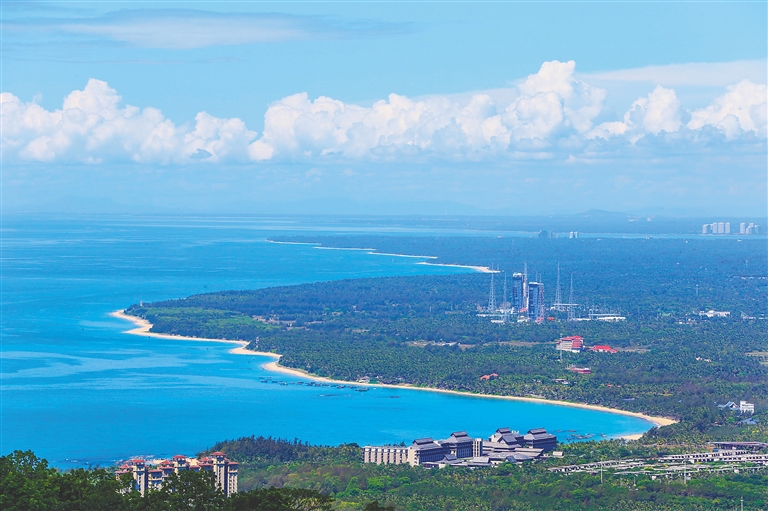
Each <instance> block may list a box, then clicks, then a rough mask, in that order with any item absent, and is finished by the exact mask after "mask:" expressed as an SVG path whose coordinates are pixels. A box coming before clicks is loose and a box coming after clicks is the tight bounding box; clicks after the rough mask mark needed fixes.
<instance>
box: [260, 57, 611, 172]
mask: <svg viewBox="0 0 768 511" xmlns="http://www.w3.org/2000/svg"><path fill="white" fill-rule="evenodd" d="M575 65H576V64H575V63H574V62H573V61H570V62H557V61H553V62H546V63H544V64H543V65H542V66H541V69H540V70H539V72H538V73H536V74H533V75H530V76H529V77H528V78H527V79H526V80H525V81H524V82H523V83H521V84H520V85H519V86H518V90H517V94H516V96H515V99H514V100H513V101H512V102H511V103H510V104H509V105H502V106H499V105H497V104H496V103H495V102H494V101H493V100H492V99H491V97H490V96H488V95H487V94H476V95H474V96H472V97H471V98H470V100H469V102H468V103H466V104H460V103H458V102H456V101H453V100H451V99H449V98H446V97H442V96H432V97H428V98H426V99H422V100H413V99H410V98H407V97H404V96H400V95H397V94H390V95H389V97H388V98H387V99H386V100H381V101H377V102H376V103H374V104H373V105H372V106H371V107H368V108H366V107H361V106H358V105H353V104H345V103H344V102H341V101H338V100H334V99H331V98H327V97H319V98H317V99H316V100H314V101H312V100H310V99H309V97H308V96H307V94H305V93H302V94H296V95H293V96H289V97H286V98H283V99H281V100H280V101H277V102H276V103H275V104H273V105H272V106H270V107H269V109H268V110H267V113H266V115H265V117H264V121H265V122H264V133H263V136H262V138H260V139H259V140H257V141H256V142H254V143H253V144H252V145H251V147H250V154H251V157H252V158H254V159H270V158H273V157H275V156H287V157H306V156H318V155H328V154H338V155H343V156H349V157H372V158H380V157H384V158H387V157H393V156H396V155H413V154H423V153H436V154H438V155H442V156H446V157H470V158H472V157H478V156H482V155H485V154H495V153H497V152H499V151H505V150H507V149H509V148H510V147H512V146H515V145H517V143H519V142H522V141H530V140H536V141H538V142H537V144H536V145H538V146H542V147H546V146H548V145H549V143H550V137H552V135H553V134H555V133H571V132H574V131H575V132H577V133H584V132H586V131H587V130H589V129H590V128H591V127H592V120H593V119H594V118H595V117H596V116H597V115H599V113H600V111H601V110H602V104H603V100H604V99H605V95H606V91H604V90H602V89H597V88H594V87H590V86H589V85H588V84H585V83H583V82H580V81H579V80H576V79H575V78H574V70H575ZM528 145H530V144H528Z"/></svg>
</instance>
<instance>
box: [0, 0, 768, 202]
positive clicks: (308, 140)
mask: <svg viewBox="0 0 768 511" xmlns="http://www.w3.org/2000/svg"><path fill="white" fill-rule="evenodd" d="M766 16H768V9H767V7H766V4H765V3H758V2H754V3H726V2H722V3H720V2H700V3H697V2H692V3H677V4H659V3H650V2H648V3H643V2H640V3H597V2H595V3H589V2H586V3H580V2H562V3H547V4H537V3H533V2H529V3H526V2H523V3H499V4H495V3H487V4H486V3H476V4H469V3H466V4H455V3H429V4H421V3H417V4H400V3H398V4H389V3H385V2H382V3H344V4H335V3H290V4H280V3H256V2H244V3H227V2H222V3H216V4H214V3H176V4H167V5H166V4H140V8H139V7H137V4H131V3H111V2H109V3H108V2H95V3H77V2H63V3H46V2H35V3H22V2H4V4H3V31H4V39H3V62H2V63H3V68H4V72H3V77H2V88H1V91H2V127H3V133H2V145H3V151H2V164H3V203H4V204H3V207H4V210H5V211H8V212H22V211H25V212H46V211H68V210H69V211H77V210H78V209H79V210H81V211H82V210H84V209H85V210H89V211H90V212H149V213H167V212H179V213H270V212H274V213H281V214H282V213H290V212H297V213H332V214H384V213H392V214H398V213H404V214H469V215H477V214H505V215H506V214H510V215H525V214H563V213H578V212H582V211H586V210H589V209H603V210H608V211H619V212H627V213H648V212H657V213H662V212H666V213H668V214H670V215H673V216H704V215H722V216H737V215H743V216H760V217H763V216H765V214H766V210H767V209H768V206H767V205H766V202H767V201H766V196H767V195H768V185H767V184H766V174H768V161H767V159H766V149H767V147H768V146H767V145H766V138H767V137H768V113H767V112H766V109H767V108H768V106H767V105H768V103H767V101H766V82H768V77H766V45H765V40H766V38H768V29H767V28H766V24H765V22H764V21H765V19H766ZM681 21H683V23H681ZM713 34H717V35H716V37H713ZM53 76H55V77H56V79H55V80H54V79H52V78H51V77H53Z"/></svg>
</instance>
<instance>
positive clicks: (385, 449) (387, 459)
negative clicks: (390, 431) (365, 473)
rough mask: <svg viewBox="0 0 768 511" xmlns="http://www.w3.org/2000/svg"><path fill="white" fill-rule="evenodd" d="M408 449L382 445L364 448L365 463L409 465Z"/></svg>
mask: <svg viewBox="0 0 768 511" xmlns="http://www.w3.org/2000/svg"><path fill="white" fill-rule="evenodd" d="M408 452H409V450H408V447H405V446H396V445H381V446H370V445H366V446H365V447H363V462H364V463H376V464H377V465H401V464H404V463H408Z"/></svg>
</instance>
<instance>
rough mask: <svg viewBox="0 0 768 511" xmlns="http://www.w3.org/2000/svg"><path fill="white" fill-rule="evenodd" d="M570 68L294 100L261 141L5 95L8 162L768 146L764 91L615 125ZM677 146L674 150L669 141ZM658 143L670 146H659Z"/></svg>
mask: <svg viewBox="0 0 768 511" xmlns="http://www.w3.org/2000/svg"><path fill="white" fill-rule="evenodd" d="M575 69H576V65H575V63H574V62H573V61H569V62H558V61H552V62H545V63H544V64H543V65H542V66H541V68H540V69H539V71H538V72H537V73H534V74H531V75H530V76H528V77H527V78H526V79H524V80H521V81H520V82H519V83H518V84H517V85H516V86H515V87H514V88H513V89H510V90H509V91H508V94H506V95H504V96H503V98H502V97H501V96H499V95H496V97H495V98H494V95H493V94H491V93H476V94H471V95H470V94H467V95H464V96H451V97H448V96H428V97H423V98H416V99H414V98H408V97H405V96H402V95H398V94H390V95H389V96H388V97H387V98H386V99H381V100H379V101H376V102H375V103H373V104H372V105H370V106H361V105H357V104H353V103H345V102H343V101H340V100H338V99H334V98H330V97H325V96H320V97H318V98H316V99H311V98H310V97H309V96H308V95H307V94H306V93H300V94H294V95H292V96H287V97H284V98H282V99H280V100H278V101H276V102H275V103H273V104H272V105H270V106H269V108H268V109H267V111H266V113H265V115H264V130H263V133H262V134H261V136H260V137H258V136H257V133H256V132H254V131H251V130H249V129H248V127H247V126H246V125H245V123H244V122H243V121H242V120H240V119H238V118H231V119H225V118H218V117H215V116H213V115H210V114H209V113H207V112H199V113H198V114H197V115H196V116H195V118H194V120H193V121H192V122H189V123H187V124H181V125H177V124H175V123H174V122H173V121H171V120H170V119H167V118H166V117H165V116H164V115H163V114H162V112H161V111H160V110H158V109H157V108H153V107H145V108H139V107H136V106H131V105H123V104H122V99H121V97H120V96H119V95H118V93H117V91H115V90H114V89H112V88H111V87H110V86H109V85H108V84H107V83H106V82H103V81H100V80H95V79H91V80H89V81H88V83H87V85H86V86H85V87H84V88H83V90H76V91H73V92H71V93H70V94H69V95H68V96H67V97H66V98H65V99H64V101H63V103H62V107H61V108H60V109H56V110H46V109H45V108H43V107H41V106H40V105H38V104H37V103H35V102H28V103H25V102H23V101H21V100H20V99H19V98H17V97H16V96H14V95H13V94H10V93H3V94H1V95H0V102H1V103H2V109H1V111H0V122H1V123H2V144H3V149H4V151H3V155H4V156H3V157H4V161H6V162H14V161H40V162H76V163H83V162H86V163H98V162H106V161H133V162H137V163H159V164H185V163H192V162H201V163H238V162H239V163H246V162H249V161H270V160H276V161H278V160H302V161H336V160H355V161H359V160H363V161H425V160H427V159H437V160H452V161H480V160H487V161H492V160H498V159H500V158H501V159H503V158H506V159H520V158H527V159H532V158H562V159H563V160H567V159H568V158H569V157H571V156H573V155H576V156H579V155H580V154H581V153H582V152H583V153H584V154H587V153H589V158H590V159H595V158H599V157H600V154H601V153H602V154H609V153H610V154H611V155H612V157H613V156H616V154H617V153H616V151H621V150H622V149H621V148H622V147H632V146H636V145H637V144H638V142H639V141H640V140H641V139H642V140H643V143H642V144H641V145H642V146H643V147H644V148H645V149H644V150H645V151H647V154H649V155H652V153H653V151H654V150H655V149H654V147H657V149H658V150H659V151H664V152H665V154H667V153H668V152H669V150H675V149H674V148H679V147H681V146H680V145H679V144H694V145H695V144H705V143H708V142H707V141H712V140H714V139H718V138H719V139H720V140H721V141H722V142H724V143H731V142H730V141H733V140H736V139H738V138H740V137H744V136H746V137H747V138H748V139H749V140H753V138H754V137H757V138H758V140H760V139H762V142H761V143H764V141H765V139H766V137H767V136H768V133H767V128H766V125H767V124H768V121H767V117H768V115H767V114H766V86H765V85H760V84H755V83H753V82H751V81H749V80H742V81H741V82H738V83H736V84H734V85H730V86H728V88H727V90H726V91H725V93H724V94H723V95H722V96H720V97H717V98H715V99H714V100H713V101H712V103H711V104H710V105H709V106H707V107H705V108H702V109H698V110H695V111H688V110H686V109H685V108H684V106H683V105H682V104H681V101H680V99H679V98H678V96H677V94H676V92H675V90H674V89H671V88H666V87H663V86H661V85H657V86H656V87H655V89H653V90H652V91H651V92H650V93H648V94H647V95H644V96H642V97H640V98H638V99H637V100H635V101H634V102H633V103H632V104H631V105H630V106H629V108H628V109H627V111H626V112H625V113H624V114H623V116H622V117H621V118H619V119H610V118H608V117H607V116H608V115H609V114H608V113H606V112H604V108H603V106H604V101H605V99H606V96H607V94H608V93H607V91H606V90H604V89H602V88H598V87H594V86H592V85H590V84H588V83H586V82H585V81H583V80H580V79H579V78H578V77H577V75H576V74H575ZM597 119H600V120H602V121H603V122H599V123H596V120H597ZM595 124H597V125H595ZM700 135H704V136H700ZM670 137H671V138H673V139H674V140H675V144H667V143H666V142H664V140H663V139H670ZM749 137H753V138H749ZM654 140H658V141H659V143H661V144H666V145H663V147H661V146H655V145H654V144H655V143H656V142H654ZM670 148H672V149H670ZM686 150H687V149H686ZM659 154H661V153H659Z"/></svg>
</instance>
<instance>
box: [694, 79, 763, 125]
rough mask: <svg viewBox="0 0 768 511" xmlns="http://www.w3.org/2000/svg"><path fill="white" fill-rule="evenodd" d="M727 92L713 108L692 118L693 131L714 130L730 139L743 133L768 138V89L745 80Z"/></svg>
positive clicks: (714, 103)
mask: <svg viewBox="0 0 768 511" xmlns="http://www.w3.org/2000/svg"><path fill="white" fill-rule="evenodd" d="M727 89H728V92H726V93H725V94H723V95H722V96H720V97H718V98H717V99H715V100H714V101H713V102H712V104H711V105H709V106H708V107H706V108H702V109H700V110H696V111H695V112H693V113H692V114H691V120H690V122H689V123H688V127H689V128H690V129H694V130H696V129H701V128H702V127H704V126H707V125H709V126H714V127H716V128H717V129H719V130H721V131H723V132H724V133H725V135H726V137H728V138H729V139H733V138H735V137H737V136H738V135H740V134H741V133H744V132H749V131H751V132H754V133H756V134H757V135H758V136H760V137H763V138H764V137H765V136H766V124H767V120H766V116H767V114H766V110H767V109H768V104H767V102H766V86H765V85H758V84H755V83H752V82H751V81H749V80H742V81H740V82H739V83H737V84H735V85H729V86H728V88H727Z"/></svg>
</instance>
